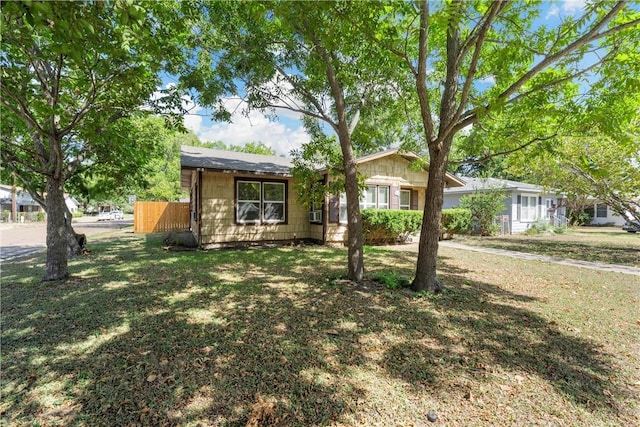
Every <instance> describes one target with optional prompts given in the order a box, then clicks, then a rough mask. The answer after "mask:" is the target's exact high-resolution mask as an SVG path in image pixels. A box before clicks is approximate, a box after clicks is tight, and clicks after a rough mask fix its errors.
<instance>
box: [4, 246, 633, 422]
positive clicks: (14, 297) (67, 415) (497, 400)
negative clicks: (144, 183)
mask: <svg viewBox="0 0 640 427" xmlns="http://www.w3.org/2000/svg"><path fill="white" fill-rule="evenodd" d="M161 239H162V236H157V235H151V236H148V237H144V236H138V235H129V236H126V237H119V238H117V239H114V240H111V241H100V242H97V243H95V242H94V243H92V244H91V245H90V246H91V249H92V250H93V253H92V254H91V255H89V256H85V257H83V258H81V259H79V260H75V261H73V262H72V263H71V265H70V268H71V272H72V275H73V277H72V278H71V279H69V280H67V281H64V282H59V283H41V282H39V278H40V277H41V276H42V274H43V268H44V267H43V262H44V255H43V254H40V255H37V256H33V257H27V258H22V259H20V260H17V261H13V262H8V263H3V265H2V384H1V394H2V402H1V403H0V420H1V421H0V425H29V426H31V425H47V426H52V425H153V426H159V425H182V426H196V425H200V426H218V425H231V426H242V425H245V424H247V422H248V421H258V418H261V419H262V420H263V421H266V422H267V423H272V424H275V425H299V426H312V425H318V426H319V425H426V424H429V425H430V423H428V421H427V413H428V412H430V411H432V412H433V413H434V414H436V415H437V417H438V420H437V421H436V422H435V423H434V424H433V425H452V426H458V425H464V426H474V425H475V426H486V425H559V426H562V425H585V426H595V425H598V426H602V425H610V426H619V425H638V424H640V406H639V405H640V404H639V402H638V395H639V393H640V351H639V350H640V348H639V343H640V316H639V314H638V305H639V304H640V301H638V300H639V298H640V284H639V283H638V279H637V278H636V277H635V276H629V275H622V274H615V273H604V272H597V271H589V270H581V269H574V268H570V267H566V266H559V265H551V264H545V263H541V262H534V261H520V260H514V259H511V258H504V257H496V256H492V255H489V254H482V253H474V252H470V251H459V250H455V249H452V248H444V247H443V248H441V256H440V260H439V262H440V264H439V265H440V275H441V277H442V279H443V280H444V281H445V283H446V285H447V290H446V291H445V292H444V293H443V294H440V295H437V296H432V295H414V294H412V293H411V292H408V291H406V290H396V291H391V290H388V289H386V288H384V287H383V286H381V285H376V284H375V283H372V282H367V283H365V284H364V285H360V286H354V285H353V284H351V283H349V282H346V281H344V280H340V279H339V278H340V277H341V276H342V275H343V274H344V271H345V268H344V267H345V265H344V262H345V257H346V252H345V250H343V249H329V248H326V247H320V246H318V247H305V248H295V247H283V248H270V249H252V250H221V251H209V252H168V251H164V250H163V249H162V243H161ZM365 256H366V266H367V269H368V270H367V271H368V275H369V276H370V277H373V276H376V275H379V274H380V273H381V272H386V273H388V272H389V271H395V272H396V273H397V274H400V275H407V276H409V275H411V274H412V271H413V268H414V265H413V264H414V262H415V257H416V255H415V253H409V252H396V251H393V252H392V251H387V250H384V249H368V250H367V252H366V255H365Z"/></svg>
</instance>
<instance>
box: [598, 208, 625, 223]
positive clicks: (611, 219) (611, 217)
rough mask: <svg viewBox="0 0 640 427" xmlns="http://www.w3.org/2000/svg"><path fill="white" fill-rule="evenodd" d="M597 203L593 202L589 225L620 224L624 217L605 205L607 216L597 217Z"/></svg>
mask: <svg viewBox="0 0 640 427" xmlns="http://www.w3.org/2000/svg"><path fill="white" fill-rule="evenodd" d="M597 212H598V204H597V203H594V205H593V219H592V220H591V225H616V226H622V225H623V224H624V223H625V221H626V219H625V218H623V217H621V216H620V215H618V214H617V213H616V212H614V211H613V210H612V209H611V208H610V207H609V206H607V216H604V217H598V216H597Z"/></svg>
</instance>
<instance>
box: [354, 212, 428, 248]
mask: <svg viewBox="0 0 640 427" xmlns="http://www.w3.org/2000/svg"><path fill="white" fill-rule="evenodd" d="M421 225H422V212H421V211H406V210H395V209H364V210H362V230H363V234H364V241H365V243H367V244H391V243H396V242H398V241H401V242H402V241H405V240H406V239H407V237H408V236H409V235H410V234H412V233H415V232H417V231H419V230H420V226H421Z"/></svg>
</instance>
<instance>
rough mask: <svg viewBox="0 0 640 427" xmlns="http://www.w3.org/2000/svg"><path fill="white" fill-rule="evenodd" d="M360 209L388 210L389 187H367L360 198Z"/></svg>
mask: <svg viewBox="0 0 640 427" xmlns="http://www.w3.org/2000/svg"><path fill="white" fill-rule="evenodd" d="M360 209H389V186H388V185H370V186H368V187H367V188H366V189H365V191H364V193H363V194H362V197H361V198H360Z"/></svg>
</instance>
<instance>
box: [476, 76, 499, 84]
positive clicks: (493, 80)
mask: <svg viewBox="0 0 640 427" xmlns="http://www.w3.org/2000/svg"><path fill="white" fill-rule="evenodd" d="M479 82H480V83H484V84H487V85H491V86H494V85H495V84H496V78H495V77H494V76H487V77H483V78H481V79H480V80H479Z"/></svg>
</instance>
